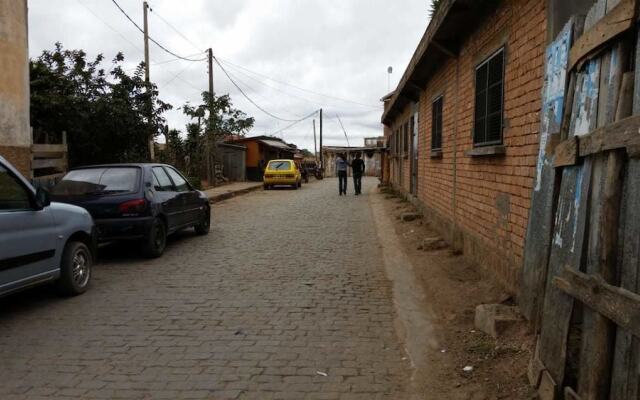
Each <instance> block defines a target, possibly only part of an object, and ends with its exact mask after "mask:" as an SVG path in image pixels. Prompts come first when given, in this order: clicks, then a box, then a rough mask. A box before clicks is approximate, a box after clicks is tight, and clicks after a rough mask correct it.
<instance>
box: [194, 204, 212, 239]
mask: <svg viewBox="0 0 640 400" xmlns="http://www.w3.org/2000/svg"><path fill="white" fill-rule="evenodd" d="M194 229H195V230H196V233H197V234H198V235H206V234H207V233H209V229H211V210H210V209H209V208H208V207H207V209H206V210H205V212H204V215H203V216H202V220H201V221H200V222H199V223H198V224H196V225H195V226H194Z"/></svg>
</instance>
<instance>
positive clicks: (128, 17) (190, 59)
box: [111, 0, 207, 62]
mask: <svg viewBox="0 0 640 400" xmlns="http://www.w3.org/2000/svg"><path fill="white" fill-rule="evenodd" d="M111 2H112V3H113V4H115V6H116V7H118V10H120V12H121V13H122V14H123V15H124V16H125V17H126V18H127V19H128V20H129V21H130V22H131V23H132V24H133V25H134V26H135V27H136V28H137V29H138V30H139V31H140V32H142V33H143V34H144V30H143V29H142V28H140V26H139V25H138V24H137V23H136V21H134V20H133V19H132V18H131V17H130V16H129V14H127V12H126V11H125V10H123V9H122V7H120V4H118V2H117V1H116V0H111ZM148 38H149V40H150V41H151V42H153V43H154V44H155V45H156V46H158V47H159V48H160V49H162V50H163V51H164V52H166V53H168V54H171V55H172V56H174V57H176V58H179V59H181V60H184V61H194V62H197V61H205V60H206V59H207V58H206V57H204V58H200V59H192V58H187V57H183V56H180V55H178V54H176V53H174V52H173V51H171V50H169V49H167V48H166V47H164V46H163V45H161V44H160V43H158V41H157V40H155V39H153V38H152V37H151V36H148Z"/></svg>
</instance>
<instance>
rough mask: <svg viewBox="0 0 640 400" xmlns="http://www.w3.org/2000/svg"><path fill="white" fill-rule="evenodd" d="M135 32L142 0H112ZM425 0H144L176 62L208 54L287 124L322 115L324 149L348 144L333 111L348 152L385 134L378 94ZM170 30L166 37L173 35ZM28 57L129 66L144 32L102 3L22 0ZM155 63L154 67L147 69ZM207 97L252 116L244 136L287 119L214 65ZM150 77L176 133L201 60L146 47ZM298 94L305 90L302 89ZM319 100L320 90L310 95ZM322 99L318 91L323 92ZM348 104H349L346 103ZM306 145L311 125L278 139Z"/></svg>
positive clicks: (417, 26) (398, 71)
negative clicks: (60, 53)
mask: <svg viewBox="0 0 640 400" xmlns="http://www.w3.org/2000/svg"><path fill="white" fill-rule="evenodd" d="M118 3H119V4H120V5H121V6H122V8H123V9H124V10H125V11H126V12H127V13H128V14H129V15H130V16H131V17H132V19H134V20H135V21H136V22H138V23H139V25H140V26H142V1H141V0H118ZM429 3H430V2H429V1H425V0H401V1H389V0H150V1H149V4H150V6H151V8H152V12H151V13H150V16H149V26H150V27H149V29H150V35H151V37H152V38H154V39H156V40H157V41H158V42H160V43H161V44H163V45H164V46H165V47H167V48H168V49H169V50H171V51H173V52H174V53H177V54H179V55H185V56H187V55H191V56H193V55H194V54H195V53H200V54H199V55H197V56H193V57H194V58H200V57H201V56H204V55H205V54H204V51H205V49H207V48H209V47H211V48H212V49H213V52H214V55H216V57H218V58H219V59H220V61H221V62H222V64H223V66H224V67H225V69H226V70H227V72H229V73H230V74H231V76H232V78H233V79H234V80H235V81H236V82H237V83H238V85H239V86H240V87H241V88H242V89H243V90H244V91H245V93H246V94H247V95H248V96H249V97H250V98H251V99H253V100H254V101H255V102H256V103H257V104H258V105H259V106H260V107H262V108H264V109H265V110H266V111H268V112H270V113H272V114H274V115H275V116H277V117H280V118H282V119H287V120H295V119H299V118H302V117H305V116H307V115H309V114H310V113H312V112H313V111H314V110H317V109H319V108H320V107H323V108H324V114H325V117H324V121H325V123H324V128H325V129H324V132H325V144H328V145H346V139H345V136H344V134H343V132H342V129H341V128H340V125H339V124H338V122H337V120H336V117H335V116H336V114H338V115H340V117H341V119H342V122H343V124H344V126H345V129H346V131H347V134H348V137H349V141H350V144H351V145H352V146H360V145H362V138H364V137H370V136H379V135H382V126H381V124H380V116H381V112H382V107H381V103H380V101H379V99H380V98H381V97H382V96H384V95H385V94H386V93H387V67H388V66H393V68H394V72H393V74H392V76H391V88H392V89H393V88H394V87H395V85H396V84H397V82H398V80H399V79H400V77H401V75H402V72H403V71H404V69H405V67H406V65H407V63H408V62H409V60H410V58H411V55H412V54H413V51H414V50H415V48H416V45H417V44H418V41H419V40H420V37H421V36H422V34H423V33H424V30H425V29H426V27H427V24H428V16H429V6H428V4H429ZM174 28H175V30H174ZM29 29H30V38H29V46H30V54H31V56H32V57H35V56H37V55H39V54H40V53H41V52H42V50H45V49H52V48H53V46H54V43H55V42H56V41H60V42H62V44H63V45H64V46H65V48H69V49H83V50H85V51H86V52H87V53H88V54H89V56H90V57H94V56H95V55H97V54H99V53H102V54H104V56H105V58H106V59H107V60H111V59H112V58H113V56H115V54H116V53H117V52H118V51H122V52H123V53H124V54H125V57H126V59H127V61H128V62H129V63H130V66H131V67H132V68H133V67H135V64H137V63H139V62H140V61H141V60H142V59H143V57H144V53H143V38H142V34H141V33H140V32H138V31H137V30H136V28H135V27H134V26H133V24H131V22H129V21H128V20H127V19H126V18H125V16H124V15H122V14H121V13H120V11H119V10H118V9H117V8H116V7H115V5H114V4H113V3H112V1H111V0H29ZM154 64H158V65H154ZM214 74H215V92H216V93H217V94H227V93H229V94H230V95H231V97H232V101H233V103H234V105H235V106H236V107H237V108H240V109H241V110H243V111H245V112H246V113H247V114H248V115H250V116H253V117H254V118H255V119H256V123H255V127H254V128H253V130H252V131H251V132H250V134H249V135H250V136H254V135H260V134H273V133H274V132H277V131H278V130H280V129H282V128H285V127H287V126H288V125H290V124H291V123H290V122H284V121H279V120H277V119H275V118H272V117H270V116H268V115H266V114H265V113H263V112H262V111H260V110H259V109H257V108H256V107H255V106H254V105H252V104H251V103H249V101H247V100H246V99H245V98H244V97H243V96H242V95H241V94H240V93H239V91H238V90H237V89H236V88H235V87H233V85H232V84H231V82H230V81H229V80H228V79H227V77H226V76H225V75H224V74H223V72H222V70H221V69H220V68H219V67H217V66H216V67H215V68H214ZM151 79H152V81H153V82H155V83H156V84H157V85H158V86H159V90H160V96H161V98H162V99H163V100H164V101H167V102H169V103H171V104H172V105H173V106H174V107H175V108H174V110H172V111H170V112H169V113H167V114H166V117H167V119H168V122H169V125H170V127H172V128H177V129H180V130H182V131H184V124H185V123H186V121H187V120H186V118H185V117H184V115H183V114H182V112H181V111H180V107H181V106H182V105H183V104H184V103H186V102H191V103H197V102H198V101H199V99H200V92H202V91H203V90H207V85H208V78H207V64H206V63H205V62H187V61H176V60H174V57H172V56H170V55H169V54H166V53H164V52H163V51H162V50H161V49H160V48H158V47H156V46H155V45H153V44H152V45H151ZM301 89H304V90H301ZM315 93H319V94H321V95H317V94H315ZM322 95H326V96H322ZM343 99H344V100H349V101H343ZM278 136H280V137H283V138H284V139H285V140H287V141H288V142H292V143H295V144H296V145H298V146H299V147H302V148H308V149H313V125H312V120H311V119H309V120H306V121H304V122H301V123H299V124H298V125H295V126H294V127H292V128H290V129H288V130H285V131H283V132H281V133H279V134H278Z"/></svg>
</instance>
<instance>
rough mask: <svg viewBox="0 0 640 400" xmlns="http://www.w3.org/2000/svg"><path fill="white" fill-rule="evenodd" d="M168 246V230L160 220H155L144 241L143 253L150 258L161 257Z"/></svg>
mask: <svg viewBox="0 0 640 400" xmlns="http://www.w3.org/2000/svg"><path fill="white" fill-rule="evenodd" d="M166 246H167V228H166V227H165V225H164V222H162V220H161V219H160V218H156V219H154V220H153V223H152V224H151V229H149V233H148V234H147V237H146V238H145V239H144V244H143V247H142V252H143V253H144V255H145V256H147V257H149V258H156V257H160V256H161V255H162V253H164V248H165V247H166Z"/></svg>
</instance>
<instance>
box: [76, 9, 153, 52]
mask: <svg viewBox="0 0 640 400" xmlns="http://www.w3.org/2000/svg"><path fill="white" fill-rule="evenodd" d="M76 1H77V2H78V3H80V5H81V6H82V7H84V8H86V9H87V11H89V12H90V13H91V14H93V16H94V17H96V18H97V19H99V20H100V22H102V23H103V24H104V25H105V26H106V27H107V28H109V29H111V30H112V31H113V32H115V33H116V34H117V35H119V36H120V37H121V38H122V39H124V40H125V41H126V42H127V43H129V44H130V45H131V46H133V48H134V49H137V50H139V51H140V52H141V53H143V54H144V50H143V49H142V48H141V47H139V46H138V45H137V44H135V43H133V42H132V41H131V40H129V38H128V37H126V36H125V35H124V34H122V33H121V32H120V31H118V30H117V29H116V28H114V27H113V26H111V25H110V24H109V23H108V22H107V21H105V20H104V19H103V18H102V17H100V15H98V14H97V13H95V12H94V11H93V10H92V9H91V8H89V6H87V5H86V4H84V3H83V2H82V1H80V0H76Z"/></svg>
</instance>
